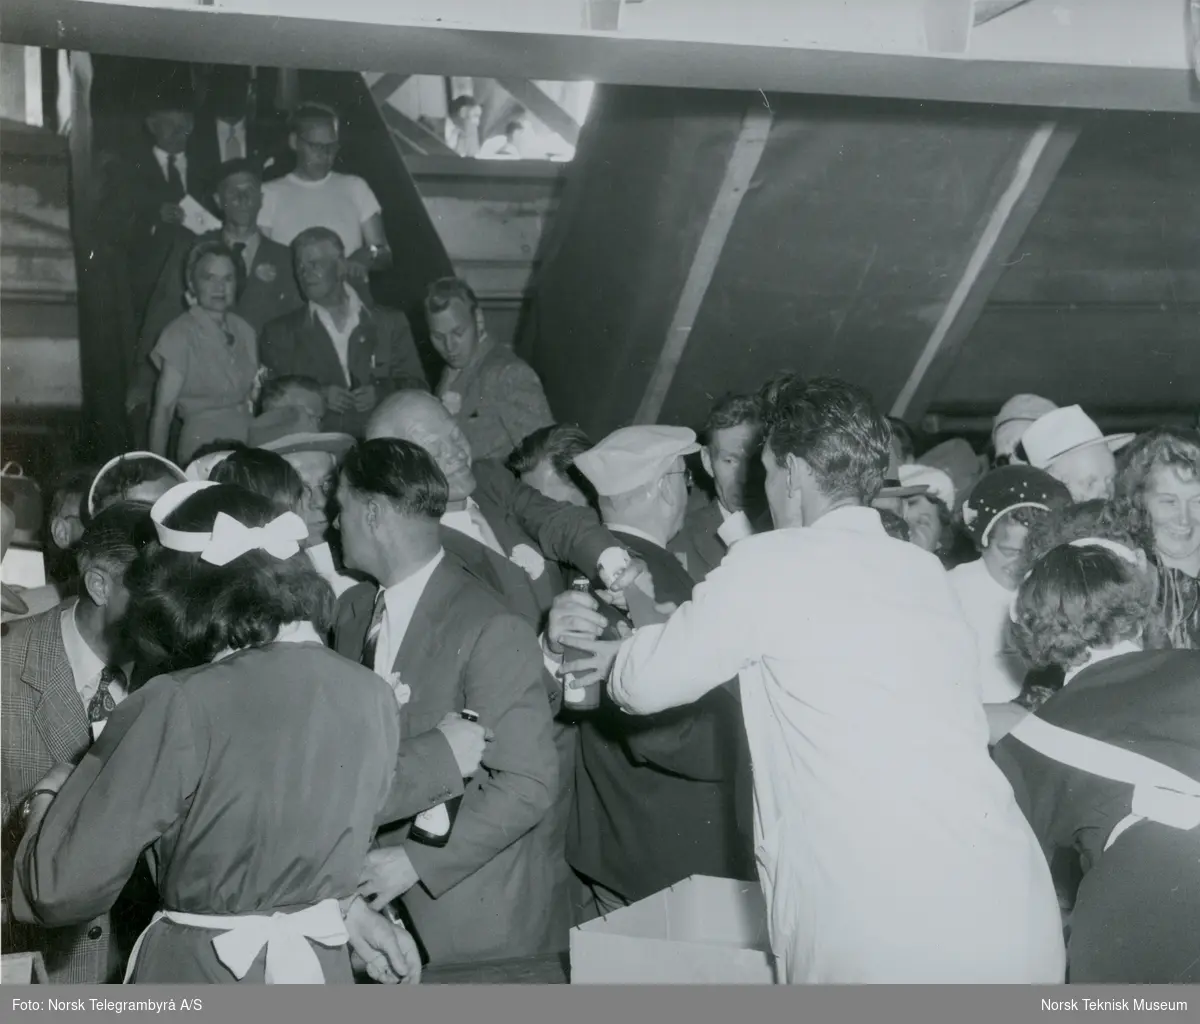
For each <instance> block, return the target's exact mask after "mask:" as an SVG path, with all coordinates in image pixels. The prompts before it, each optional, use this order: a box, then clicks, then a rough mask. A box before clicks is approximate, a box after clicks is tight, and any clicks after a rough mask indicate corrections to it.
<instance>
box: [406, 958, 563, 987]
mask: <svg viewBox="0 0 1200 1024" xmlns="http://www.w3.org/2000/svg"><path fill="white" fill-rule="evenodd" d="M569 973H570V962H569V955H568V954H567V953H565V952H563V953H547V954H543V955H541V956H525V957H514V958H510V959H506V960H483V961H478V962H475V963H465V964H438V965H433V964H431V965H430V966H428V967H426V968H425V969H424V970H423V971H422V972H421V983H422V984H424V985H566V984H567V983H568V981H567V979H568V976H569Z"/></svg>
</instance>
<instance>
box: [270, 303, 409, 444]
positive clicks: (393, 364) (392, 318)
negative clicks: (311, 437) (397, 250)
mask: <svg viewBox="0 0 1200 1024" xmlns="http://www.w3.org/2000/svg"><path fill="white" fill-rule="evenodd" d="M258 356H259V361H260V362H261V363H262V364H263V366H265V367H266V368H267V369H268V370H269V371H270V372H271V373H272V374H274V375H275V376H280V377H282V376H288V375H292V374H299V375H301V376H304V377H312V378H313V379H314V380H316V381H317V383H319V384H321V385H322V386H323V387H329V386H334V385H336V386H337V387H346V386H347V384H346V375H345V374H344V373H343V372H342V364H341V363H340V362H339V361H338V357H337V352H336V350H335V349H334V347H333V340H332V339H331V338H330V337H329V332H328V331H326V330H325V326H324V325H323V324H322V323H321V321H320V320H319V319H318V318H317V316H316V314H315V313H313V312H312V310H311V309H310V308H309V307H308V306H307V305H304V306H301V307H300V308H299V309H296V310H293V311H292V312H291V313H288V314H286V315H284V316H281V317H279V318H278V319H276V320H272V321H271V322H270V323H269V324H267V326H266V327H265V328H264V330H263V333H262V336H261V337H260V338H259V343H258ZM349 363H350V384H349V387H350V388H351V389H352V390H353V389H354V388H360V387H364V386H366V385H368V384H373V385H375V401H376V404H378V403H379V402H380V401H382V400H383V399H384V398H385V397H386V396H387V395H390V394H391V393H392V392H393V391H397V390H402V389H405V388H418V389H420V390H422V391H428V390H429V381H428V380H427V379H426V377H425V370H424V368H423V367H422V365H421V359H420V357H419V356H418V355H417V346H416V343H415V342H414V341H413V333H412V328H411V327H410V326H409V324H408V318H407V317H406V316H405V315H404V314H403V313H401V312H400V311H399V310H395V309H388V308H387V307H386V306H373V307H372V306H366V305H364V306H363V309H362V315H361V318H360V322H359V325H358V327H356V328H355V330H354V333H353V334H352V335H351V336H350V354H349ZM369 416H370V411H368V412H357V411H350V412H344V413H339V412H334V411H333V410H332V409H331V410H329V411H328V412H326V414H325V418H324V420H322V421H321V429H322V430H325V431H334V432H338V433H344V434H352V435H354V436H355V437H360V436H361V435H362V431H363V427H364V426H365V425H366V422H367V418H368V417H369Z"/></svg>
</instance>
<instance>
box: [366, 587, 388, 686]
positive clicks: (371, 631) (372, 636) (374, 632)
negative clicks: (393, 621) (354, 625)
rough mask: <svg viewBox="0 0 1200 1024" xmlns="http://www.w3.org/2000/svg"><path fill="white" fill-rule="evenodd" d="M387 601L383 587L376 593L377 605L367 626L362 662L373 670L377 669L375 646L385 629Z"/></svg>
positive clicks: (377, 644)
mask: <svg viewBox="0 0 1200 1024" xmlns="http://www.w3.org/2000/svg"><path fill="white" fill-rule="evenodd" d="M386 607H387V602H386V601H385V600H384V597H383V588H382V587H381V588H380V590H379V593H378V594H376V595H375V607H374V609H373V610H372V612H371V624H370V625H369V626H368V627H367V635H366V638H365V639H364V640H363V649H362V663H363V665H364V666H365V667H367V668H369V669H370V670H371V671H372V672H374V671H375V648H377V647H378V646H379V634H380V633H381V632H382V631H383V610H384V608H386Z"/></svg>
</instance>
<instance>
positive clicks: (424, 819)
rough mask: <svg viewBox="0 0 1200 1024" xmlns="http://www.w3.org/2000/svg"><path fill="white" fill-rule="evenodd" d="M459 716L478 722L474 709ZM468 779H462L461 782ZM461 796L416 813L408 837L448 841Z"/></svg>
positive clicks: (432, 843)
mask: <svg viewBox="0 0 1200 1024" xmlns="http://www.w3.org/2000/svg"><path fill="white" fill-rule="evenodd" d="M458 715H459V717H460V718H465V719H466V720H467V721H468V722H478V721H479V716H478V715H477V714H475V712H474V711H467V710H463V711H460V712H459V713H458ZM467 781H468V780H466V779H464V780H463V782H464V783H465V782H467ZM461 803H462V797H461V796H456V797H455V798H454V799H453V800H447V801H446V802H445V803H444V804H438V805H437V806H436V807H430V808H429V810H427V811H422V812H421V813H420V814H418V815H417V817H416V820H415V821H413V823H412V828H410V829H409V831H408V838H409V839H412V840H413V841H414V842H418V843H422V844H424V845H425V846H433V847H438V848H440V847H443V846H445V845H446V844H447V843H448V842H450V831H451V829H453V828H454V819H455V818H456V817H457V816H458V807H459V804H461Z"/></svg>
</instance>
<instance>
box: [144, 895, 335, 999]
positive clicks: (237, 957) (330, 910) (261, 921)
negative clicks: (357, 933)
mask: <svg viewBox="0 0 1200 1024" xmlns="http://www.w3.org/2000/svg"><path fill="white" fill-rule="evenodd" d="M162 918H166V919H167V920H168V921H174V922H175V923H176V924H181V925H186V926H188V927H190V928H208V929H211V930H213V931H219V932H220V933H221V934H220V935H218V936H216V938H214V939H213V940H212V946H213V950H214V951H215V952H216V954H217V959H218V960H220V961H221V963H223V964H224V965H225V966H226V967H228V968H229V970H230V971H231V972H233V976H234V977H235V978H237V979H238V981H241V980H242V979H243V978H244V977H245V976H246V972H247V971H249V970H250V965H251V964H253V963H254V960H255V958H256V957H257V956H258V954H259V953H260V952H262V948H263V946H266V947H267V964H266V977H265V981H266V983H267V984H268V985H323V984H324V983H325V973H324V971H322V970H321V962H320V960H318V959H317V954H316V953H314V952H313V950H312V947H311V946H310V945H309V940H310V939H311V940H312V941H313V942H317V943H319V944H320V945H322V946H326V947H328V948H330V949H333V948H336V947H338V946H344V945H346V943H347V942H349V941H350V936H349V935H348V934H347V932H346V923H345V921H343V920H342V911H341V908H340V907H339V906H338V901H337V900H334V899H328V900H322V901H321V902H320V903H317V904H314V905H313V906H311V907H308V908H307V909H305V910H298V911H296V912H295V913H291V914H283V913H279V914H272V915H271V916H270V917H268V916H266V915H265V914H185V913H181V912H180V911H175V910H160V911H159V912H158V913H157V914H155V915H154V917H153V918H151V920H150V924H149V925H147V926H146V929H145V931H143V932H142V934H141V935H139V936H138V940H137V942H135V943H134V946H133V952H132V953H130V955H129V966H128V967H127V968H126V970H125V984H128V983H129V979H130V978H131V977H132V976H133V969H134V967H135V966H136V965H137V959H138V953H139V952H141V948H142V940H143V939H144V938H145V937H146V933H147V932H149V931H150V929H151V928H153V927H154V926H155V924H157V923H158V921H159V920H161V919H162Z"/></svg>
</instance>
